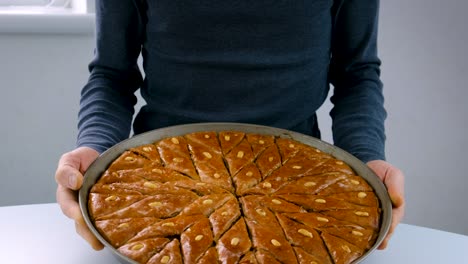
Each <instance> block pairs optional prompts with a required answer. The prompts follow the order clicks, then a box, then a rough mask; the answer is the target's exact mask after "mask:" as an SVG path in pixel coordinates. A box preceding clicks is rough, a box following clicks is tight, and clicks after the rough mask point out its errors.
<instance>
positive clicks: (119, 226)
mask: <svg viewBox="0 0 468 264" xmlns="http://www.w3.org/2000/svg"><path fill="white" fill-rule="evenodd" d="M129 226H130V225H129V224H128V223H122V224H120V225H118V226H117V228H127V227H129Z"/></svg>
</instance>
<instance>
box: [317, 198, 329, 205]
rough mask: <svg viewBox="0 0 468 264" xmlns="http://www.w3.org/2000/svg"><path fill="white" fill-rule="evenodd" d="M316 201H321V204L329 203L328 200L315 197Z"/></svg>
mask: <svg viewBox="0 0 468 264" xmlns="http://www.w3.org/2000/svg"><path fill="white" fill-rule="evenodd" d="M315 202H316V203H321V204H324V203H327V201H326V200H325V199H315Z"/></svg>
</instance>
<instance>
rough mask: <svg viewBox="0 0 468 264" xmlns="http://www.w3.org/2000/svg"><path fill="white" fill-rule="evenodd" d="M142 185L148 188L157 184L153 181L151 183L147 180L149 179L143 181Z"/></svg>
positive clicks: (156, 186) (155, 186) (154, 187)
mask: <svg viewBox="0 0 468 264" xmlns="http://www.w3.org/2000/svg"><path fill="white" fill-rule="evenodd" d="M143 186H145V187H148V188H153V189H156V188H158V185H156V184H154V183H152V182H149V181H148V182H145V183H143Z"/></svg>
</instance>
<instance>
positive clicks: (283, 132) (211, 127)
mask: <svg viewBox="0 0 468 264" xmlns="http://www.w3.org/2000/svg"><path fill="white" fill-rule="evenodd" d="M202 131H215V132H220V131H240V132H244V133H257V134H267V135H274V136H278V137H286V138H290V139H294V140H297V141H299V142H301V143H304V144H306V145H309V146H312V147H315V148H318V149H320V150H321V151H323V152H325V153H328V154H330V155H332V156H334V157H335V158H337V159H340V160H342V161H344V162H345V163H347V164H348V165H349V166H350V167H351V168H352V169H353V170H354V171H355V172H356V173H357V174H358V175H359V176H361V177H362V178H364V179H365V180H366V181H367V182H368V183H369V184H370V185H371V187H372V188H373V189H374V191H375V193H376V195H377V197H378V199H379V202H380V206H381V210H382V215H381V222H380V230H379V235H378V237H377V239H376V241H375V243H374V245H373V246H372V247H371V248H370V249H368V250H367V251H366V252H365V253H364V254H363V255H362V256H360V257H359V258H357V259H356V260H355V261H354V262H353V263H354V264H356V263H360V262H361V261H363V260H364V259H365V258H367V256H369V255H370V254H371V253H372V252H373V251H375V249H376V248H377V247H378V245H380V243H381V242H382V241H383V240H384V238H385V236H386V235H387V233H388V232H389V229H390V225H391V219H392V203H391V200H390V196H389V195H388V192H387V188H386V187H385V185H384V184H383V182H382V181H381V180H380V178H378V176H377V175H376V174H375V173H374V172H373V171H372V170H371V169H370V168H369V167H368V166H367V165H366V164H364V163H363V162H362V161H361V160H359V159H358V158H356V157H355V156H354V155H352V154H350V153H348V152H347V151H345V150H343V149H341V148H339V147H337V146H335V145H332V144H330V143H328V142H325V141H323V140H321V139H318V138H315V137H312V136H309V135H305V134H302V133H298V132H294V131H291V130H287V129H282V128H276V127H270V126H263V125H256V124H248V123H231V122H208V123H194V124H182V125H175V126H169V127H163V128H158V129H155V130H151V131H148V132H144V133H141V134H138V135H135V136H133V137H130V138H128V139H126V140H123V141H121V142H120V143H117V144H116V145H114V146H112V147H111V148H109V149H107V150H106V151H104V152H103V153H101V154H100V155H99V157H98V158H97V159H96V160H95V161H94V162H93V163H92V164H91V165H90V166H89V168H88V170H87V171H86V172H85V174H84V179H83V185H82V187H81V189H80V190H79V193H78V202H79V207H80V210H81V213H82V214H83V218H84V220H85V223H86V225H87V226H88V228H89V229H90V231H91V232H92V233H93V234H94V235H95V236H96V237H97V239H98V240H99V241H100V242H101V243H103V244H104V246H105V248H106V249H108V250H110V251H111V252H112V253H113V255H114V256H115V257H116V258H117V259H118V260H119V261H120V262H121V263H131V264H138V262H136V261H134V260H132V259H130V258H128V257H127V256H125V255H123V254H121V253H120V252H119V251H118V250H117V249H116V248H114V247H113V246H112V245H111V244H110V243H109V242H107V240H106V239H105V238H104V237H103V236H102V235H101V234H100V233H99V231H98V230H97V229H96V227H95V226H94V224H93V223H92V221H91V219H90V216H89V212H88V203H87V202H88V196H89V192H90V189H91V187H92V186H93V185H94V184H95V183H96V181H97V180H98V179H99V178H100V177H101V175H102V173H103V172H104V171H105V170H106V169H107V167H108V166H109V165H110V163H111V162H112V161H114V160H115V159H116V158H117V157H118V156H120V154H122V153H123V152H124V151H126V150H128V149H130V148H133V147H137V146H141V145H144V144H150V143H153V142H155V141H157V140H160V139H163V138H166V137H173V136H181V135H185V134H188V133H194V132H202Z"/></svg>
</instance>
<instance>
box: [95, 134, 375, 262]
mask: <svg viewBox="0 0 468 264" xmlns="http://www.w3.org/2000/svg"><path fill="white" fill-rule="evenodd" d="M88 209H89V213H90V216H91V219H92V221H93V222H94V224H95V226H96V228H97V229H98V231H99V232H100V233H101V234H102V236H103V237H104V238H105V239H106V240H107V241H108V242H109V243H110V244H111V245H112V246H113V247H115V248H116V249H117V250H118V251H119V252H121V253H122V254H124V255H126V256H128V257H129V258H131V259H133V260H135V261H137V262H139V263H317V264H318V263H339V264H341V263H351V262H352V261H353V260H355V259H357V258H359V257H360V256H361V255H363V254H364V253H365V252H366V251H367V250H368V249H369V248H371V247H372V246H373V244H374V242H375V240H376V237H377V235H378V232H379V225H380V217H381V215H380V213H381V210H380V207H379V200H378V199H377V196H376V195H375V193H374V191H373V189H372V188H371V187H370V186H369V184H368V183H367V182H366V181H365V180H364V179H363V178H361V177H360V176H358V175H356V174H355V173H354V171H353V170H352V169H351V168H350V167H349V166H348V165H347V164H346V163H344V162H343V161H341V160H337V159H335V158H334V157H332V156H331V155H329V154H326V153H324V152H322V151H320V150H318V149H316V148H313V147H311V146H308V145H305V144H302V143H300V142H298V141H295V140H291V139H286V138H280V137H275V136H271V135H261V134H246V133H243V132H240V131H222V132H212V131H207V132H197V133H191V134H187V135H183V136H177V137H168V138H165V139H162V140H160V141H157V142H154V143H153V144H147V145H143V146H139V147H136V148H133V149H130V150H127V151H125V152H124V153H123V154H122V155H120V156H119V157H118V158H117V159H116V160H115V161H114V162H113V163H112V164H111V165H110V166H109V167H108V169H107V170H106V171H105V172H104V173H103V175H102V176H101V178H100V179H99V180H98V182H97V183H96V184H95V185H94V186H93V187H92V189H91V192H90V194H89V199H88Z"/></svg>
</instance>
